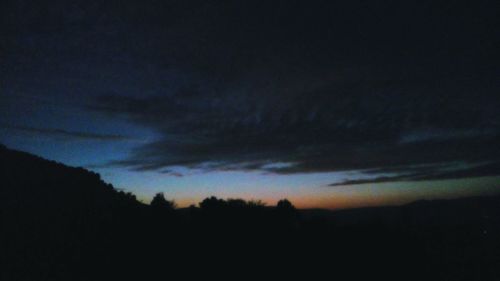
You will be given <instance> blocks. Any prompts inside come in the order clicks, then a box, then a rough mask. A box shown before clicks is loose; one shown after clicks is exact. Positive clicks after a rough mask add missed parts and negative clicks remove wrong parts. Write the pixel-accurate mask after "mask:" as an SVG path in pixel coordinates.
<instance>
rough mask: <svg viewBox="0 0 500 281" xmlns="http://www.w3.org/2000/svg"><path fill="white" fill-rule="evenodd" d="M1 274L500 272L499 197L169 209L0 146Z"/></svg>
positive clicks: (492, 276)
mask: <svg viewBox="0 0 500 281" xmlns="http://www.w3.org/2000/svg"><path fill="white" fill-rule="evenodd" d="M0 177H1V183H0V186H1V187H0V230H1V232H0V280H172V279H195V278H196V279H202V280H205V279H206V280H218V279H231V280H239V279H246V278H252V279H257V278H259V279H261V278H265V279H268V278H278V279H286V278H295V279H303V280H316V279H321V280H352V279H364V280H500V198H499V197H484V198H465V199H457V200H448V201H444V200H442V201H421V202H415V203H413V204H409V205H405V206H401V207H385V208H367V209H357V210H346V211H337V212H330V211H324V210H302V211H299V210H295V208H293V206H292V205H291V204H289V202H288V201H285V200H284V201H281V202H280V204H278V206H276V207H265V206H262V205H261V204H260V203H259V202H245V201H243V200H227V201H226V200H220V199H217V198H207V199H205V200H204V201H203V202H201V203H200V205H199V206H198V207H191V208H186V209H178V210H175V209H174V208H173V206H172V205H171V204H170V202H169V201H166V200H163V197H162V196H160V195H158V197H157V198H156V199H157V200H155V201H154V204H152V206H149V205H144V204H142V203H140V202H138V201H137V200H136V199H135V197H134V196H133V195H132V194H127V193H123V192H118V191H116V190H115V189H114V188H113V187H112V186H111V185H109V184H106V183H104V182H103V181H102V180H101V179H100V177H99V175H98V174H95V173H92V172H89V171H87V170H84V169H80V168H71V167H67V166H64V165H62V164H58V163H55V162H51V161H47V160H44V159H41V158H39V157H36V156H33V155H30V154H27V153H23V152H18V151H12V150H9V149H7V148H5V147H1V148H0Z"/></svg>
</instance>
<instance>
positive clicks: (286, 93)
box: [0, 0, 500, 209]
mask: <svg viewBox="0 0 500 281" xmlns="http://www.w3.org/2000/svg"><path fill="white" fill-rule="evenodd" d="M495 7H496V6H495V1H426V0H423V1H355V0H354V1H257V0H255V1H180V0H179V1H169V0H164V1H159V0H158V1H127V0H121V1H88V0H85V1H83V0H78V1H63V0H53V1H27V0H17V1H13V0H6V1H1V3H0V37H1V39H2V40H0V142H1V143H3V144H5V145H6V146H7V147H10V148H12V149H18V150H23V151H28V152H31V153H34V154H37V155H40V156H42V157H45V158H48V159H51V160H56V161H59V162H62V163H65V164H67V165H72V166H81V167H85V168H87V169H90V170H93V171H96V172H98V173H100V174H101V177H102V178H103V179H104V180H105V181H108V182H110V183H112V184H113V185H114V186H115V187H116V188H118V189H121V190H125V191H130V192H133V193H134V194H136V195H137V197H138V198H139V199H141V200H143V201H144V202H148V201H149V200H150V199H151V197H152V196H153V195H154V194H155V193H156V192H164V193H165V195H166V196H167V197H168V198H170V199H175V200H176V201H177V203H178V204H179V205H180V206H188V205H190V204H194V203H197V202H199V201H201V200H202V199H203V198H205V197H207V196H211V195H215V196H218V197H223V198H234V197H239V198H245V199H262V200H263V201H265V202H267V203H268V204H275V203H276V201H277V200H278V199H281V198H288V199H290V200H291V201H292V202H293V203H294V204H295V205H297V206H298V207H302V208H332V209H335V208H351V207H363V206H378V205H393V204H403V203H406V202H411V201H414V200H419V199H434V198H455V197H462V196H471V195H485V194H496V193H497V190H500V189H499V188H500V185H499V182H500V181H499V180H500V114H499V112H500V111H499V110H498V109H499V108H500V79H499V77H500V52H498V49H499V46H500V34H499V30H500V28H499V27H500V23H499V17H498V15H497V9H495Z"/></svg>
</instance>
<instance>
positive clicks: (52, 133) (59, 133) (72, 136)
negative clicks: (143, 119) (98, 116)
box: [2, 126, 131, 141]
mask: <svg viewBox="0 0 500 281" xmlns="http://www.w3.org/2000/svg"><path fill="white" fill-rule="evenodd" d="M2 128H6V129H9V130H13V131H17V132H21V133H24V134H29V135H33V136H36V137H40V136H46V137H55V138H61V139H64V140H90V141H129V140H131V138H129V137H126V136H122V135H109V134H96V133H86V132H75V131H67V130H63V129H53V128H33V127H23V126H2Z"/></svg>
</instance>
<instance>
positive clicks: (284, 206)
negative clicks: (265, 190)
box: [276, 199, 295, 210]
mask: <svg viewBox="0 0 500 281" xmlns="http://www.w3.org/2000/svg"><path fill="white" fill-rule="evenodd" d="M276 208H278V209H280V210H295V207H294V206H293V205H292V203H291V202H290V201H288V199H281V200H280V201H278V204H277V205H276Z"/></svg>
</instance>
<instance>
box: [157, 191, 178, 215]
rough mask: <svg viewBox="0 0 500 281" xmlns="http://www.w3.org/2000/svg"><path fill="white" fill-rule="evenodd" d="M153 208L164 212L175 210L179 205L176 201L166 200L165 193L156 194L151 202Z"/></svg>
mask: <svg viewBox="0 0 500 281" xmlns="http://www.w3.org/2000/svg"><path fill="white" fill-rule="evenodd" d="M151 207H153V208H155V209H162V210H172V211H173V210H174V209H175V208H176V207H177V204H175V201H173V200H172V201H170V200H167V199H165V195H164V194H163V192H159V193H156V194H155V196H154V197H153V200H151Z"/></svg>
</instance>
